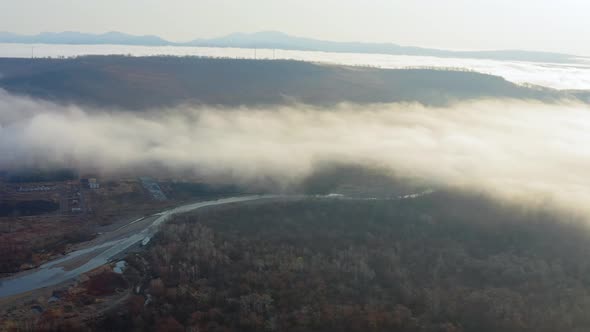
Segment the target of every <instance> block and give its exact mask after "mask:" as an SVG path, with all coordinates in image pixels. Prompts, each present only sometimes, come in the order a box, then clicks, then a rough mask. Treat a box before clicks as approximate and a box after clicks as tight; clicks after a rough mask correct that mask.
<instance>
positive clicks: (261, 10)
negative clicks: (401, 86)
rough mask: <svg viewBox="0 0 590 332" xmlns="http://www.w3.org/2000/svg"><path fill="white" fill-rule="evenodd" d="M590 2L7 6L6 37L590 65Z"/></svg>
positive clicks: (210, 0) (108, 1)
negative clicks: (307, 42)
mask: <svg viewBox="0 0 590 332" xmlns="http://www.w3.org/2000/svg"><path fill="white" fill-rule="evenodd" d="M589 18H590V1H588V0H405V1H402V0H365V1H359V0H356V1H353V0H167V1H162V0H160V1H156V0H0V31H11V32H17V33H27V34H33V33H38V32H42V31H63V30H75V31H83V32H105V31H112V30H116V31H122V32H127V33H132V34H156V35H159V36H162V37H164V38H167V39H170V40H175V41H186V40H190V39H194V38H198V37H215V36H220V35H224V34H227V33H231V32H237V31H240V32H254V31H260V30H279V31H283V32H286V33H289V34H292V35H298V36H305V37H313V38H320V39H326V40H338V41H374V42H393V43H398V44H402V45H415V46H425V47H438V48H450V49H514V48H518V49H529V50H546V51H557V52H567V53H576V54H580V55H590V43H589V42H588V41H589V40H590V19H589Z"/></svg>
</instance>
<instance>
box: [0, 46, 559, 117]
mask: <svg viewBox="0 0 590 332" xmlns="http://www.w3.org/2000/svg"><path fill="white" fill-rule="evenodd" d="M0 88H2V89H5V90H7V91H9V92H12V93H17V94H23V95H29V96H33V97H37V98H44V99H49V100H54V101H57V102H64V103H66V102H76V103H82V104H89V105H96V106H100V107H121V108H127V109H142V108H147V107H162V106H174V105H178V104H182V103H197V104H207V105H223V106H236V105H275V104H284V103H292V102H301V103H307V104H312V105H322V106H327V105H333V104H337V103H341V102H352V103H361V104H362V103H387V102H420V103H423V104H428V105H445V104H447V103H449V102H451V101H453V100H463V99H478V98H486V97H490V98H492V97H497V98H520V99H539V100H545V101H551V100H555V99H558V98H561V97H563V96H564V94H563V93H561V92H558V91H555V90H550V89H532V88H526V87H521V86H518V85H515V84H513V83H510V82H508V81H506V80H504V79H503V78H500V77H496V76H491V75H485V74H479V73H474V72H465V71H445V70H430V69H397V70H393V69H375V68H361V67H344V66H329V65H321V64H313V63H306V62H299V61H288V60H243V59H240V60H237V59H216V58H198V57H125V56H88V57H79V58H72V59H13V58H2V59H0Z"/></svg>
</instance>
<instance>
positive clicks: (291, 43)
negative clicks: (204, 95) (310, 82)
mask: <svg viewBox="0 0 590 332" xmlns="http://www.w3.org/2000/svg"><path fill="white" fill-rule="evenodd" d="M0 43H18V44H37V43H38V44H75V45H90V44H117V45H132V46H194V47H222V48H223V47H235V48H269V49H285V50H300V51H321V52H336V53H376V54H389V55H409V56H433V57H443V58H451V57H453V58H475V59H492V60H511V61H531V62H559V63H562V62H577V60H576V59H577V58H583V57H579V56H575V55H571V54H565V53H555V52H540V51H524V50H492V51H452V50H442V49H434V48H423V47H416V46H401V45H398V44H394V43H369V42H336V41H326V40H319V39H313V38H306V37H297V36H291V35H288V34H286V33H283V32H279V31H260V32H254V33H243V32H236V33H231V34H229V35H225V36H221V37H217V38H198V39H193V40H191V41H187V42H172V41H168V40H166V39H163V38H161V37H159V36H155V35H141V36H139V35H131V34H127V33H122V32H117V31H109V32H105V33H101V34H93V33H82V32H77V31H63V32H42V33H39V34H36V35H20V34H15V33H11V32H1V31H0Z"/></svg>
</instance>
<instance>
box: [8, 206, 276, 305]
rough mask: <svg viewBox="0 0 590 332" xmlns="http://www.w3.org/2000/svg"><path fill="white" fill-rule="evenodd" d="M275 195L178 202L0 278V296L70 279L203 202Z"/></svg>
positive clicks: (147, 236) (15, 293) (113, 255)
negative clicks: (56, 256) (41, 262)
mask: <svg viewBox="0 0 590 332" xmlns="http://www.w3.org/2000/svg"><path fill="white" fill-rule="evenodd" d="M272 197H276V196H260V195H257V196H243V197H231V198H224V199H219V200H216V201H207V202H199V203H193V204H187V205H182V206H179V207H176V208H173V209H170V210H166V211H164V212H160V213H157V214H154V215H152V216H150V217H146V218H141V219H138V220H135V221H133V222H131V223H129V224H127V225H125V226H123V227H121V228H119V229H117V230H114V231H112V232H108V233H105V234H101V235H100V236H99V237H97V238H96V239H94V240H93V241H91V242H90V246H89V247H87V248H81V249H78V250H75V251H72V252H70V253H68V254H67V255H65V256H64V257H62V258H59V259H56V260H53V261H51V262H48V263H45V264H43V265H41V266H40V267H39V268H37V269H34V270H30V271H26V272H22V273H18V274H16V275H14V276H12V277H10V278H6V279H2V280H0V298H5V297H10V296H14V295H18V294H22V293H26V292H29V291H33V290H37V289H40V288H44V287H49V286H54V285H57V284H60V283H62V282H65V281H68V280H71V279H73V278H75V277H77V276H79V275H81V274H83V273H86V272H88V271H90V270H93V269H95V268H97V267H99V266H101V265H104V264H106V263H108V262H109V260H111V259H112V258H114V257H115V256H117V255H119V254H121V253H123V252H125V250H127V249H129V248H130V247H132V246H133V245H135V244H137V243H140V242H142V243H143V244H146V243H147V242H149V240H150V239H151V237H152V236H154V234H156V233H157V232H158V228H159V226H160V225H161V224H163V223H165V222H166V221H167V220H169V219H170V217H171V216H173V215H175V214H179V213H185V212H189V211H192V210H196V209H199V208H202V207H206V206H214V205H222V204H229V203H237V202H246V201H253V200H258V199H264V198H272Z"/></svg>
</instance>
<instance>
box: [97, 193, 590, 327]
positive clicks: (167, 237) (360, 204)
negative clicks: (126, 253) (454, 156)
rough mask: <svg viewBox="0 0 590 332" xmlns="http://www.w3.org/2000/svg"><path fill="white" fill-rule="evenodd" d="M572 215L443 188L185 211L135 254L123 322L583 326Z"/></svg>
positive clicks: (584, 282) (583, 285)
mask: <svg viewBox="0 0 590 332" xmlns="http://www.w3.org/2000/svg"><path fill="white" fill-rule="evenodd" d="M589 246H590V236H589V233H588V229H587V227H586V226H583V225H582V224H579V223H577V222H575V221H574V218H572V217H567V216H563V215H557V214H553V213H549V212H547V211H540V210H534V211H533V210H526V209H522V208H519V207H514V206H506V205H504V204H500V203H497V202H494V201H491V200H489V199H487V198H485V197H483V196H477V195H475V196H473V195H464V194H456V193H449V192H437V193H434V194H431V195H428V196H423V197H420V198H416V199H411V200H358V201H351V200H327V199H308V200H293V201H287V202H272V203H271V204H268V203H257V204H246V205H235V206H233V207H228V208H223V209H210V210H206V211H203V212H199V213H196V214H193V215H188V216H182V217H178V218H176V219H175V220H174V221H173V222H171V223H170V224H168V225H167V226H165V227H164V229H163V231H162V232H161V233H160V235H159V236H158V237H157V238H156V239H155V240H154V243H153V244H151V246H150V248H149V250H148V251H147V252H144V253H142V254H139V255H137V256H133V257H130V258H129V260H128V261H129V264H130V267H129V268H128V269H127V271H126V277H127V278H128V280H130V284H131V285H135V286H139V288H137V289H138V290H139V292H138V293H136V294H135V295H133V296H131V297H130V298H129V299H128V301H127V304H125V305H124V306H122V307H120V308H119V309H117V310H114V311H112V312H111V313H110V314H109V315H107V317H105V318H104V319H102V320H101V321H100V322H99V323H98V325H97V327H98V328H100V329H102V330H105V331H111V330H126V331H133V330H136V331H144V330H146V331H184V329H185V328H192V330H193V331H446V332H451V331H453V332H456V331H477V332H487V331H502V332H510V331H539V332H540V331H547V332H550V331H551V332H555V331H588V329H590V319H588V315H587V312H588V311H589V310H590V300H589V299H590V292H589V291H588V290H589V289H590V287H589V286H590V263H589V262H588V260H587V252H588V247H589Z"/></svg>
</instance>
